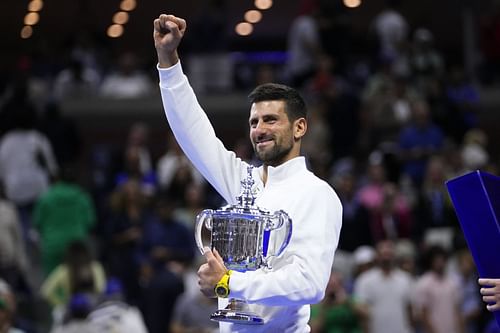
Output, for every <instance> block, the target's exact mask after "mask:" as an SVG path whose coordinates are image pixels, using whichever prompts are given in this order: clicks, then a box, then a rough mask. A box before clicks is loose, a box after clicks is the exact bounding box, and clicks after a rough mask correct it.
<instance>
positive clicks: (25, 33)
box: [21, 25, 33, 39]
mask: <svg viewBox="0 0 500 333" xmlns="http://www.w3.org/2000/svg"><path fill="white" fill-rule="evenodd" d="M31 35H33V28H32V27H31V26H29V25H25V26H24V27H23V28H22V29H21V38H22V39H27V38H30V37H31Z"/></svg>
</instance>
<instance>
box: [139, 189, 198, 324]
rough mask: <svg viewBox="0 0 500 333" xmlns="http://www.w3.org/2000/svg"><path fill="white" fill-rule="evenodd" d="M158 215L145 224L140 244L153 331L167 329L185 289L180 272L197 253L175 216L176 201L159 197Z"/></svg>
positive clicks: (147, 312) (145, 308)
mask: <svg viewBox="0 0 500 333" xmlns="http://www.w3.org/2000/svg"><path fill="white" fill-rule="evenodd" d="M155 206H156V207H155V208H156V209H155V213H156V214H155V215H154V216H153V217H152V218H151V219H150V220H148V222H147V223H146V224H145V225H144V236H143V239H142V244H141V250H142V251H141V252H142V267H141V278H140V279H141V285H142V287H143V288H144V289H143V291H142V296H143V302H142V304H143V312H144V316H145V320H146V325H147V326H148V329H149V330H150V332H152V333H153V332H159V333H160V332H164V331H165V329H166V328H167V327H169V326H170V320H171V316H172V312H173V307H174V304H175V300H176V298H177V297H178V296H179V295H180V294H182V292H184V283H183V279H182V276H181V274H182V273H183V272H184V271H185V269H186V267H188V266H189V264H190V263H191V262H192V260H193V259H194V256H195V245H194V238H193V232H192V231H191V230H190V229H188V228H186V227H185V226H184V225H183V224H181V223H179V222H177V221H175V220H174V219H173V218H172V212H173V207H174V205H173V201H172V200H171V198H170V197H169V196H168V194H166V193H161V194H159V196H158V197H157V200H156V205H155Z"/></svg>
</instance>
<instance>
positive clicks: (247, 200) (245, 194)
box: [236, 165, 255, 209]
mask: <svg viewBox="0 0 500 333" xmlns="http://www.w3.org/2000/svg"><path fill="white" fill-rule="evenodd" d="M252 171H253V166H251V165H249V166H247V176H246V178H245V179H243V180H242V181H241V186H242V190H241V193H240V195H239V196H237V197H236V199H237V200H238V204H239V205H240V206H241V207H242V208H244V209H245V208H247V209H251V208H255V206H254V204H255V196H254V194H253V193H252V186H253V184H255V181H254V180H253V177H252Z"/></svg>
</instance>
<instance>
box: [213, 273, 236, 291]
mask: <svg viewBox="0 0 500 333" xmlns="http://www.w3.org/2000/svg"><path fill="white" fill-rule="evenodd" d="M232 272H233V271H232V270H228V271H227V272H226V273H225V274H224V275H223V276H222V277H221V279H220V280H219V282H217V284H216V285H215V288H214V292H215V295H217V297H221V298H227V297H228V296H229V276H230V275H231V273H232Z"/></svg>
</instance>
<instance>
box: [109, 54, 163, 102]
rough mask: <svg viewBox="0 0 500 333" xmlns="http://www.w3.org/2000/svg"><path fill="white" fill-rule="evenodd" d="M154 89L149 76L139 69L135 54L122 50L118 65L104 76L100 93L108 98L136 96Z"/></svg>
mask: <svg viewBox="0 0 500 333" xmlns="http://www.w3.org/2000/svg"><path fill="white" fill-rule="evenodd" d="M152 91H154V87H153V85H152V83H151V80H150V79H149V77H148V76H147V75H146V73H144V71H142V70H140V69H139V66H138V60H137V56H136V55H135V54H134V53H132V52H124V53H122V54H121V55H120V56H119V58H118V67H117V68H116V69H115V71H113V72H111V73H110V74H108V75H107V76H105V77H104V79H103V82H102V84H101V90H100V93H101V95H102V96H104V97H110V98H138V97H144V96H147V95H149V94H151V92H152Z"/></svg>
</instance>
